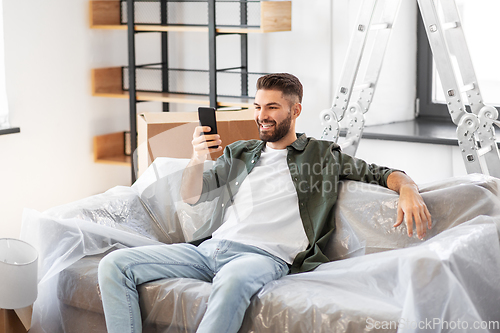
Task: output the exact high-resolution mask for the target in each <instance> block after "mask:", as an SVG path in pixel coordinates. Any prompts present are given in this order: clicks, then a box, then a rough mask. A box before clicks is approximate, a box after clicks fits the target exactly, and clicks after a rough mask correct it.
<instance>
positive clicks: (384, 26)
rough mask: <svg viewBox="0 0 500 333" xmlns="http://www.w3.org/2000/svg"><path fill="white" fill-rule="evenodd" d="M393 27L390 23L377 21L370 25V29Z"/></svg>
mask: <svg viewBox="0 0 500 333" xmlns="http://www.w3.org/2000/svg"><path fill="white" fill-rule="evenodd" d="M391 28H392V26H391V25H390V24H389V23H377V24H372V25H371V26H370V30H385V29H391Z"/></svg>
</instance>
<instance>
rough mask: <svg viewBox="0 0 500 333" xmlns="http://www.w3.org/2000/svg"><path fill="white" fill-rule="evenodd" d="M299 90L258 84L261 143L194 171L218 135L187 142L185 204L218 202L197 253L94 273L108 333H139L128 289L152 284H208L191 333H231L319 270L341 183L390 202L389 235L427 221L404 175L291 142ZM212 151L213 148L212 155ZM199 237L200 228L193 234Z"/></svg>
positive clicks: (147, 257)
mask: <svg viewBox="0 0 500 333" xmlns="http://www.w3.org/2000/svg"><path fill="white" fill-rule="evenodd" d="M301 102H302V85H301V83H300V81H299V80H298V79H297V78H296V77H295V76H293V75H290V74H270V75H266V76H263V77H261V78H260V79H259V80H258V82H257V93H256V96H255V121H256V123H257V125H258V127H259V135H260V139H261V140H250V141H238V142H235V143H233V144H230V145H228V146H227V147H226V148H225V150H224V154H223V156H221V157H220V158H219V159H218V160H217V162H216V164H215V165H214V167H213V168H212V169H211V170H210V171H208V172H205V173H204V172H203V163H204V162H205V160H206V159H207V156H208V154H209V153H211V152H216V151H220V150H221V148H220V145H221V143H222V141H221V138H220V136H219V135H217V134H215V135H203V133H204V132H208V131H209V130H210V128H208V127H201V126H198V127H197V128H196V129H195V131H194V134H193V141H192V145H193V155H192V158H191V160H190V162H189V165H188V167H187V168H186V169H185V171H184V173H183V179H182V187H181V195H182V198H183V200H184V201H185V202H187V203H190V204H197V203H198V202H202V201H206V200H210V199H213V198H218V201H217V207H216V209H215V211H214V213H213V216H212V219H211V221H210V223H207V225H208V226H209V227H208V228H209V229H204V231H205V233H207V231H208V233H209V234H211V235H212V237H211V239H209V240H205V241H203V242H202V243H201V244H200V245H199V246H195V245H193V244H174V245H160V246H148V247H140V248H133V249H125V250H120V251H114V252H112V253H111V254H109V255H108V256H106V257H105V258H104V259H103V260H102V261H101V264H100V265H99V284H100V287H101V293H102V298H103V304H104V310H105V314H106V323H107V327H108V331H109V332H120V333H123V332H140V330H141V316H140V309H139V305H138V294H137V289H136V286H137V285H139V284H141V283H145V282H148V281H151V280H156V279H160V278H169V277H189V278H196V279H200V280H203V281H207V282H212V292H211V295H210V298H209V301H208V306H207V311H206V313H205V315H204V317H203V319H202V321H201V323H200V326H199V328H198V331H197V332H203V333H204V332H214V333H226V332H235V333H236V332H237V331H238V330H239V328H240V326H241V323H242V321H243V317H244V314H245V311H246V309H247V307H248V305H249V304H250V298H251V297H252V296H253V295H254V294H255V293H256V292H257V291H258V290H259V289H260V288H262V286H264V285H265V284H266V283H268V282H270V281H272V280H276V279H279V278H281V277H283V276H285V275H286V274H288V273H289V272H291V273H298V272H304V271H310V270H313V269H314V268H316V267H317V266H318V265H320V264H321V263H324V262H327V261H328V259H327V257H326V256H325V255H324V254H323V252H322V251H323V249H324V248H325V246H326V244H327V241H328V240H329V239H330V235H331V233H332V232H333V231H334V229H335V223H334V212H333V207H334V204H335V202H336V200H337V189H338V187H337V186H338V182H339V181H340V180H342V179H351V180H358V181H363V182H370V183H377V184H379V185H382V186H386V187H388V188H390V189H392V190H394V191H396V192H398V193H399V195H400V198H399V205H398V213H397V217H396V223H395V224H394V226H395V227H397V226H399V225H400V224H401V223H402V222H403V219H404V220H405V222H406V226H407V229H408V235H409V236H410V237H411V236H412V234H413V221H415V226H416V231H417V234H418V237H419V238H421V239H422V238H423V237H425V231H426V228H429V229H430V228H431V223H432V222H431V216H430V214H429V211H428V210H427V207H426V206H425V203H424V202H423V200H422V197H421V196H420V194H419V192H418V188H417V186H416V184H415V183H414V182H413V181H412V180H411V179H410V178H409V177H408V176H407V175H406V174H404V173H403V172H400V171H395V170H392V169H389V168H385V167H380V166H377V165H373V164H371V165H370V164H367V163H366V162H364V161H362V160H359V159H355V158H353V157H351V156H349V155H345V154H343V153H342V152H341V151H340V148H339V146H338V145H336V144H334V143H331V142H327V141H320V140H314V139H312V138H307V137H306V136H305V135H304V134H299V135H297V134H296V133H295V122H296V119H297V117H298V116H299V115H300V113H301V111H302V105H301ZM215 146H218V147H217V148H214V147H215ZM202 229H203V228H202Z"/></svg>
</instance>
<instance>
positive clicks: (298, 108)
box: [292, 103, 302, 118]
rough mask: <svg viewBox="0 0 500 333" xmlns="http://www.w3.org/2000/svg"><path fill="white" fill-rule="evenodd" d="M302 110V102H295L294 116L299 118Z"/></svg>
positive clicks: (293, 107)
mask: <svg viewBox="0 0 500 333" xmlns="http://www.w3.org/2000/svg"><path fill="white" fill-rule="evenodd" d="M301 112H302V104H300V103H295V104H294V105H293V106H292V114H293V115H294V117H295V118H297V117H298V116H299V115H300V113H301Z"/></svg>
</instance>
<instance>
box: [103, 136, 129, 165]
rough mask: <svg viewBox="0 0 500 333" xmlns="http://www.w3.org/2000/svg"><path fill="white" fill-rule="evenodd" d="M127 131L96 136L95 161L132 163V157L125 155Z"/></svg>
mask: <svg viewBox="0 0 500 333" xmlns="http://www.w3.org/2000/svg"><path fill="white" fill-rule="evenodd" d="M124 136H125V133H124V132H118V133H111V134H105V135H99V136H95V137H94V161H95V162H96V163H105V164H114V165H124V166H128V167H130V166H131V165H132V163H131V161H132V159H131V157H130V156H127V155H125V139H124Z"/></svg>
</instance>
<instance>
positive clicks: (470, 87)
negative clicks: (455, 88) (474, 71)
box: [461, 83, 476, 92]
mask: <svg viewBox="0 0 500 333" xmlns="http://www.w3.org/2000/svg"><path fill="white" fill-rule="evenodd" d="M475 87H476V86H475V85H474V83H469V84H466V85H465V86H463V87H462V89H461V92H466V91H471V90H474V88H475Z"/></svg>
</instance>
